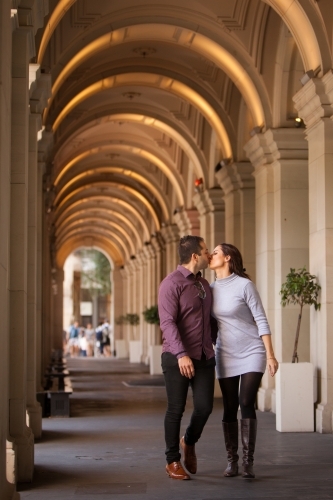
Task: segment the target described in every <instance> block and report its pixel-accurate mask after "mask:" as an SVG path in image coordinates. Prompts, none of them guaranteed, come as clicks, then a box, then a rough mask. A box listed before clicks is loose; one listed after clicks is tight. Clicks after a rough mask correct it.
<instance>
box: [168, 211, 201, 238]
mask: <svg viewBox="0 0 333 500" xmlns="http://www.w3.org/2000/svg"><path fill="white" fill-rule="evenodd" d="M174 220H175V222H176V224H177V226H178V228H179V232H180V236H185V235H187V234H193V235H198V234H199V232H200V221H199V212H198V210H197V209H196V208H189V209H187V210H182V211H181V212H177V213H176V214H175V215H174Z"/></svg>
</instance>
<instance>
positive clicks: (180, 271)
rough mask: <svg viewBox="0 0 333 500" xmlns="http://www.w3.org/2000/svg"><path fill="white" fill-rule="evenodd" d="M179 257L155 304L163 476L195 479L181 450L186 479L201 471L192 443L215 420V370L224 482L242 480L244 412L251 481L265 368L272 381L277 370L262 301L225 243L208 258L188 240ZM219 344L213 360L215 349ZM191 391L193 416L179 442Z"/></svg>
mask: <svg viewBox="0 0 333 500" xmlns="http://www.w3.org/2000/svg"><path fill="white" fill-rule="evenodd" d="M178 251H179V258H180V265H179V266H178V267H177V269H176V271H173V272H172V273H171V274H169V275H168V276H167V277H166V278H165V279H164V280H163V281H162V283H161V285H160V289H159V297H158V308H159V315H160V326H161V329H162V333H163V348H162V369H163V374H164V379H165V386H166V392H167V399H168V406H167V411H166V415H165V420H164V429H165V441H166V460H167V465H166V472H167V474H168V475H169V477H171V478H173V479H190V476H189V474H188V473H187V472H186V471H185V470H184V468H183V466H182V464H181V462H180V458H181V455H180V447H181V448H182V451H183V453H184V465H185V468H186V469H187V471H188V472H189V473H191V474H195V473H196V471H197V459H196V454H195V443H196V442H197V441H198V440H199V438H200V436H201V433H202V431H203V428H204V426H205V424H206V422H207V420H208V417H209V415H210V414H211V412H212V408H213V398H214V384H215V364H216V371H217V378H218V380H219V384H220V387H221V391H222V396H223V405H224V413H223V420H222V428H223V433H224V440H225V446H226V451H227V459H228V465H227V468H226V470H225V471H224V476H226V477H232V476H237V474H238V454H237V450H238V420H237V412H238V406H239V405H240V408H241V416H242V419H241V439H242V445H243V477H244V478H247V479H249V478H254V477H255V475H254V472H253V454H254V448H255V442H256V430H257V420H256V413H255V400H256V395H257V391H258V389H259V385H260V381H261V378H262V376H263V373H264V371H265V368H266V365H267V367H268V370H269V373H270V375H271V376H274V375H275V373H276V371H277V369H278V362H277V360H276V359H275V357H274V352H273V347H272V342H271V334H270V329H269V326H268V323H267V319H266V315H265V312H264V309H263V307H262V304H261V300H260V297H259V294H258V292H257V289H256V287H255V286H254V284H253V283H252V281H251V280H250V279H249V276H248V275H247V274H246V273H245V270H244V269H243V261H242V256H241V254H240V252H239V250H238V249H237V248H236V247H234V246H233V245H229V244H226V243H222V244H221V245H218V246H217V247H216V248H215V250H214V251H213V253H212V254H211V255H210V253H209V251H208V249H207V246H206V244H205V242H204V240H203V238H200V237H199V236H184V237H183V238H181V240H180V242H179V248H178ZM208 266H209V267H210V269H212V270H214V271H215V273H216V281H215V282H214V283H213V284H212V285H211V286H209V283H208V282H207V280H205V279H204V278H202V277H201V273H200V270H202V269H206V268H207V267H208ZM216 323H217V327H216ZM214 325H215V326H214ZM216 330H218V332H217V335H216ZM214 333H215V335H214ZM216 336H217V339H216ZM215 340H216V353H214V350H213V345H212V344H213V343H215ZM189 385H190V386H191V388H192V393H193V406H194V409H193V413H192V417H191V421H190V424H189V426H188V427H187V429H186V432H185V435H184V436H183V437H182V438H181V439H180V442H179V437H180V435H179V433H180V424H181V419H182V416H183V412H184V409H185V404H186V398H187V392H188V387H189Z"/></svg>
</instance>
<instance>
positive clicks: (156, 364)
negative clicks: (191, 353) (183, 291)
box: [142, 305, 162, 375]
mask: <svg viewBox="0 0 333 500" xmlns="http://www.w3.org/2000/svg"><path fill="white" fill-rule="evenodd" d="M142 314H143V317H144V319H145V321H146V322H147V323H148V324H150V325H159V324H160V317H159V315H158V306H157V305H153V306H151V307H146V309H145V310H144V311H143V312H142ZM152 337H153V338H152V340H151V345H150V346H149V365H150V374H151V375H156V374H161V373H162V367H161V355H162V345H161V336H159V340H157V342H158V344H155V341H156V340H155V339H156V337H157V335H156V331H155V332H154V334H153V335H152Z"/></svg>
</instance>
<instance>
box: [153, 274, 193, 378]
mask: <svg viewBox="0 0 333 500" xmlns="http://www.w3.org/2000/svg"><path fill="white" fill-rule="evenodd" d="M178 310H179V296H178V294H177V287H176V285H175V284H174V283H173V282H172V281H171V280H164V281H162V283H161V285H160V289H159V293H158V314H159V317H160V328H161V330H162V332H163V338H164V340H165V342H166V343H167V345H168V349H169V350H170V352H171V353H172V354H174V355H175V356H176V357H177V359H178V365H179V369H180V373H181V374H182V375H183V376H184V377H188V378H192V377H193V376H194V367H193V363H192V360H191V358H190V357H189V356H188V355H187V352H186V349H185V347H184V345H183V342H182V339H181V335H180V333H179V330H178V326H177V318H178Z"/></svg>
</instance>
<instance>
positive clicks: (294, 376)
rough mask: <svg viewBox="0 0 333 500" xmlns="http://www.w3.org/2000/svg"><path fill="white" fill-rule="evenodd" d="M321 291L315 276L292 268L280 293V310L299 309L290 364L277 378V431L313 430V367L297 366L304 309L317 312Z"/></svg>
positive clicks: (304, 270) (306, 364)
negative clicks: (292, 305)
mask: <svg viewBox="0 0 333 500" xmlns="http://www.w3.org/2000/svg"><path fill="white" fill-rule="evenodd" d="M320 288H321V287H320V285H318V283H317V282H316V276H314V275H313V274H310V273H309V272H308V271H307V270H306V268H305V267H303V268H301V269H298V270H296V269H292V268H291V269H290V272H289V273H288V274H287V276H286V281H285V283H283V284H282V287H281V290H280V295H281V304H282V306H283V307H285V306H287V305H288V304H294V305H298V306H299V312H298V319H297V325H296V334H295V340H294V348H293V355H292V362H291V363H280V367H279V370H278V372H277V375H276V428H277V430H278V431H281V432H297V431H298V432H313V431H314V397H313V393H314V391H313V365H312V363H308V362H303V363H299V362H298V361H299V359H298V353H297V349H298V340H299V335H300V329H301V321H302V313H303V307H304V306H305V305H310V306H311V305H313V306H314V307H315V310H316V311H319V310H320V303H319V302H318V296H319V291H320Z"/></svg>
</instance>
